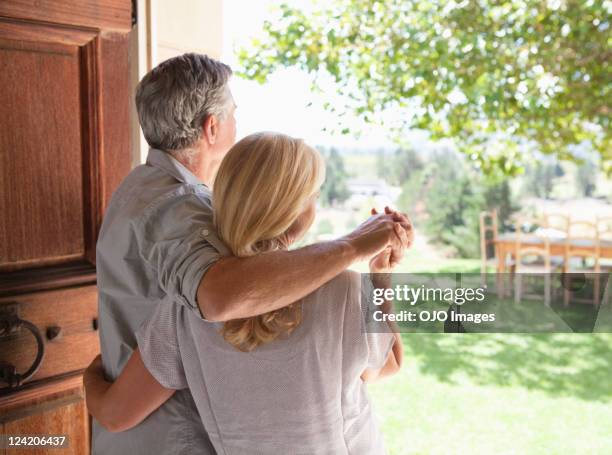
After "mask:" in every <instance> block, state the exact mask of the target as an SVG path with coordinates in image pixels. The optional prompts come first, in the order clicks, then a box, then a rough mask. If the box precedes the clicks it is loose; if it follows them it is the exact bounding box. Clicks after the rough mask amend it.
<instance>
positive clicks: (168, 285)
mask: <svg viewBox="0 0 612 455" xmlns="http://www.w3.org/2000/svg"><path fill="white" fill-rule="evenodd" d="M181 191H182V192H183V193H182V194H173V195H172V197H165V198H164V199H163V200H161V201H157V202H156V203H155V204H154V205H153V206H151V207H150V208H149V209H148V210H147V211H146V213H145V216H144V218H143V220H141V225H140V226H139V230H140V231H141V232H142V242H141V245H140V253H141V256H142V257H143V258H144V260H145V261H146V262H147V263H148V264H149V266H151V267H153V268H154V269H155V272H156V276H157V277H158V282H159V283H158V284H159V286H160V287H161V289H162V290H163V291H164V292H165V293H166V294H167V295H168V297H169V298H170V299H171V300H172V301H174V302H177V303H180V304H184V305H186V306H187V307H188V308H191V309H193V310H196V311H197V313H198V314H200V312H199V306H198V304H197V290H198V285H199V284H200V281H201V280H202V277H203V276H204V274H205V273H206V271H207V270H208V269H209V268H210V267H211V266H212V265H213V264H214V263H215V262H216V261H218V260H219V259H220V258H221V257H222V256H225V255H228V254H229V250H228V249H227V247H226V246H225V245H224V244H223V242H222V241H221V240H220V239H219V237H218V235H217V231H216V228H215V226H214V224H213V212H212V204H211V200H210V193H209V192H207V191H206V192H204V191H201V190H197V189H195V188H191V189H190V188H187V189H186V188H184V187H183V188H181ZM201 316H202V317H203V316H204V315H201Z"/></svg>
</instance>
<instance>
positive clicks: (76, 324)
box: [0, 286, 100, 391]
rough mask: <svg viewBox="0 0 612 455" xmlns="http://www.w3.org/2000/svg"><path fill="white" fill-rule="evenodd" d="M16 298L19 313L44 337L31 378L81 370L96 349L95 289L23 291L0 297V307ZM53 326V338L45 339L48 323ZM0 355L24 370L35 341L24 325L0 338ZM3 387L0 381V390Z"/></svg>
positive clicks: (31, 359)
mask: <svg viewBox="0 0 612 455" xmlns="http://www.w3.org/2000/svg"><path fill="white" fill-rule="evenodd" d="M11 302H17V303H18V305H19V317H20V318H21V319H25V320H27V321H30V322H32V323H33V324H35V325H36V327H38V329H39V330H40V332H41V333H42V335H43V337H45V357H44V359H43V361H42V365H41V367H40V369H39V370H38V372H37V373H36V374H35V375H34V377H33V378H32V379H31V381H37V380H41V379H44V378H48V377H51V376H56V375H61V374H65V373H68V372H73V371H78V370H82V369H84V368H85V367H87V365H89V363H90V362H91V361H92V360H93V358H94V357H95V356H96V355H97V353H98V352H100V347H99V339H98V333H97V331H96V329H95V328H94V322H93V321H94V319H96V318H97V312H98V308H97V290H96V287H95V286H83V287H76V288H69V289H62V290H55V291H49V292H38V293H33V294H24V295H20V296H18V297H9V298H6V297H5V298H2V299H0V307H1V306H2V305H4V304H7V303H11ZM53 326H57V327H59V328H60V329H61V334H60V336H59V337H58V338H57V339H54V340H48V339H46V332H47V329H48V328H49V327H53ZM0 352H1V353H2V354H1V355H0V358H2V360H3V361H6V362H10V363H12V364H13V365H15V366H16V367H17V371H18V372H20V373H23V372H25V371H27V369H28V368H29V367H30V365H31V364H32V362H33V361H34V359H35V358H36V352H37V345H36V341H35V339H34V337H33V336H32V334H31V333H30V332H29V331H27V330H24V329H21V332H20V333H19V334H18V335H17V336H15V337H13V338H12V339H8V340H0ZM3 389H4V390H6V389H7V387H6V385H5V384H2V383H0V391H2V390H3Z"/></svg>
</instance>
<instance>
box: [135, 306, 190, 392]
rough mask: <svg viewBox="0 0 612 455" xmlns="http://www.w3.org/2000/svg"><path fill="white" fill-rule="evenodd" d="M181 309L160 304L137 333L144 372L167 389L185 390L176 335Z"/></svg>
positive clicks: (182, 309)
mask: <svg viewBox="0 0 612 455" xmlns="http://www.w3.org/2000/svg"><path fill="white" fill-rule="evenodd" d="M181 311H184V308H182V307H180V306H178V305H177V304H175V303H172V302H169V303H165V302H164V303H160V304H158V305H157V307H156V308H155V310H154V311H153V314H152V315H151V317H150V318H149V319H148V320H146V321H145V322H144V323H143V324H142V325H141V326H140V328H139V329H138V330H137V332H136V339H137V342H138V349H139V351H140V356H141V357H142V361H143V363H144V364H145V366H146V367H147V370H149V372H150V373H151V374H152V375H153V377H154V378H155V379H156V380H157V382H159V383H160V384H161V385H162V386H164V387H166V388H168V389H175V390H179V389H185V388H187V378H186V376H185V370H184V368H183V361H182V357H181V352H180V346H179V339H178V333H177V331H178V330H179V327H178V319H179V317H180V312H181Z"/></svg>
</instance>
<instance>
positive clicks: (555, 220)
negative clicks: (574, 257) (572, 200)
mask: <svg viewBox="0 0 612 455" xmlns="http://www.w3.org/2000/svg"><path fill="white" fill-rule="evenodd" d="M543 221H544V226H543V227H544V228H545V229H547V230H549V233H550V236H551V237H552V236H558V237H561V238H565V237H566V236H567V230H568V229H569V225H570V217H569V216H568V215H566V214H564V213H547V214H546V215H544V217H543Z"/></svg>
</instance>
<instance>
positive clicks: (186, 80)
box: [136, 53, 232, 152]
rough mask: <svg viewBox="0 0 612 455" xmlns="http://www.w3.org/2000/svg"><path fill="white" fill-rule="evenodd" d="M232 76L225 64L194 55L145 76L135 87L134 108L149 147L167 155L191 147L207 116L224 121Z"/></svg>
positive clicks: (162, 64) (184, 56)
mask: <svg viewBox="0 0 612 455" xmlns="http://www.w3.org/2000/svg"><path fill="white" fill-rule="evenodd" d="M231 74H232V70H231V68H230V67H229V66H227V65H226V64H224V63H221V62H219V61H218V60H214V59H212V58H210V57H207V56H206V55H202V54H193V53H190V54H184V55H181V56H179V57H175V58H171V59H169V60H166V61H164V62H162V63H160V64H159V65H157V66H156V67H155V68H153V69H152V70H151V71H150V72H149V73H147V75H146V76H145V77H143V78H142V80H141V81H140V83H139V84H138V87H137V88H136V109H137V110H138V118H139V119H140V126H141V127H142V132H143V133H144V137H145V139H146V140H147V142H148V143H149V145H150V146H151V147H153V148H157V149H160V150H165V151H168V152H172V151H177V150H183V149H186V148H188V147H191V146H193V145H194V144H195V143H196V142H197V141H198V140H199V139H200V137H201V135H202V123H203V122H204V120H205V119H206V118H207V117H208V116H209V115H216V116H218V117H220V118H223V117H224V115H225V114H226V113H227V110H228V108H229V102H230V101H231V97H230V92H229V88H228V86H227V82H228V80H229V78H230V76H231Z"/></svg>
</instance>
